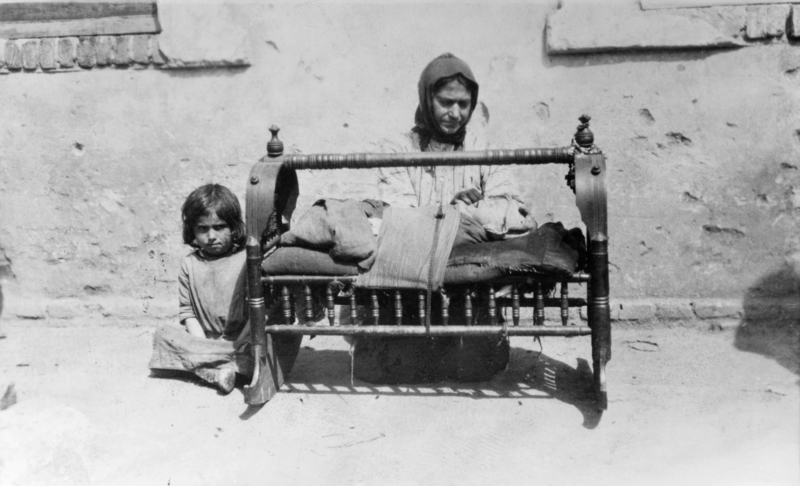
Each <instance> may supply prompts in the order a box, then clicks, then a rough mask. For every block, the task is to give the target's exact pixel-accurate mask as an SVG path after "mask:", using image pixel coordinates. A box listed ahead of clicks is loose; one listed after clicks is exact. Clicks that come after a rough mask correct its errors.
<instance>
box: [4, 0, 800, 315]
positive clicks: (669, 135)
mask: <svg viewBox="0 0 800 486" xmlns="http://www.w3.org/2000/svg"><path fill="white" fill-rule="evenodd" d="M175 8H179V5H178V6H176V7H175ZM184 8H189V6H184ZM224 8H225V9H226V16H225V21H226V22H227V25H228V26H230V25H233V26H236V27H238V29H239V32H240V37H241V44H240V45H237V46H235V47H236V49H246V50H247V53H248V59H249V62H250V63H251V66H250V67H247V68H233V69H196V70H158V69H153V68H152V67H151V68H149V69H144V70H135V69H121V68H106V69H94V70H91V71H86V70H84V71H77V72H69V73H58V74H49V75H48V74H42V73H31V72H24V71H23V72H15V73H11V74H8V75H0V106H2V113H3V116H2V119H0V247H1V248H2V249H4V250H5V254H6V255H7V257H8V258H9V260H10V261H11V262H12V265H13V271H14V274H15V279H14V280H13V281H11V282H9V283H7V284H6V289H5V290H6V292H7V298H9V296H10V295H16V296H27V297H34V298H35V297H46V298H62V297H63V298H67V297H71V298H79V299H83V298H87V297H89V296H97V295H103V296H128V297H137V298H141V299H142V300H143V301H146V300H148V299H154V298H170V296H173V295H176V277H177V270H178V266H179V261H180V258H181V257H182V256H183V255H184V254H185V253H187V251H188V248H187V247H185V246H184V245H183V244H182V242H181V240H180V206H181V203H182V202H183V199H184V198H185V197H186V195H187V194H188V193H189V192H190V191H191V190H192V189H193V188H194V187H196V186H198V185H200V184H203V183H206V182H211V181H213V182H219V183H222V184H225V185H227V186H229V187H231V188H232V189H233V190H234V191H235V192H236V193H237V194H238V195H239V196H240V198H242V200H243V196H244V188H245V183H246V181H247V173H248V171H249V167H250V165H251V164H253V163H255V162H256V161H257V160H258V159H259V158H260V157H261V156H262V155H263V153H264V152H265V144H266V142H267V140H268V135H269V133H268V127H269V126H270V125H272V124H277V125H279V126H280V127H281V129H282V130H281V138H282V139H283V140H284V142H285V144H286V146H287V150H300V151H303V152H306V153H318V152H332V153H335V152H355V151H375V150H377V149H378V147H379V146H380V140H381V139H383V138H386V137H389V136H392V135H393V134H395V133H399V132H402V131H405V130H407V129H409V128H410V127H411V125H412V121H413V113H414V109H415V107H416V82H417V79H418V76H419V73H420V71H421V70H422V68H423V67H424V66H425V64H426V63H427V62H428V61H429V60H430V59H432V58H433V57H435V56H436V55H438V54H441V53H442V52H447V51H449V52H453V53H454V54H456V55H458V56H459V57H462V58H463V59H465V60H466V61H467V62H468V63H469V64H470V66H471V67H472V68H473V71H474V72H475V75H476V76H477V79H478V80H479V82H480V83H481V100H482V101H483V102H484V103H485V105H486V106H487V107H488V110H489V114H490V118H489V123H488V126H487V128H486V129H487V132H488V135H489V137H490V139H491V141H492V142H493V144H494V145H495V146H497V147H503V148H516V147H531V146H534V147H535V146H562V145H567V144H568V143H569V141H570V138H571V136H572V134H573V132H574V130H575V126H576V125H577V123H578V120H577V117H578V116H579V115H580V114H582V113H588V114H590V115H592V117H593V118H592V130H593V131H594V133H595V140H596V143H597V144H598V145H599V146H600V147H601V148H602V149H603V150H604V152H605V153H606V154H607V157H608V166H609V175H608V190H609V215H610V221H609V223H610V238H611V240H610V259H611V262H612V267H611V289H612V295H613V296H614V297H617V298H619V297H624V298H634V299H636V298H695V297H698V298H717V297H719V298H740V297H742V296H743V295H744V294H746V293H747V292H748V291H751V290H753V289H754V288H756V287H759V286H761V285H763V283H764V282H765V281H766V282H769V285H768V286H769V289H767V290H768V291H769V292H774V293H776V294H781V295H784V294H787V293H788V294H792V295H794V294H793V293H796V292H797V290H798V284H797V281H798V277H797V275H798V274H797V270H796V268H797V265H798V261H800V232H798V227H799V226H800V170H799V169H800V161H798V148H800V120H799V119H798V112H799V111H798V101H799V100H798V98H800V88H798V81H799V78H798V73H800V51H798V48H797V47H796V46H794V45H792V44H791V43H787V42H782V43H776V42H764V43H754V44H750V45H748V46H747V47H743V48H739V49H729V50H717V51H664V52H656V53H623V54H593V55H574V56H558V57H551V56H548V55H547V53H546V49H545V45H544V32H545V23H546V18H547V15H548V14H551V13H553V12H555V10H556V9H557V4H556V2H555V1H553V2H550V3H544V2H542V3H536V4H505V3H501V4H478V5H458V6H456V5H455V4H425V3H416V4H406V5H397V4H386V5H379V4H336V3H314V2H310V3H305V4H302V5H300V4H274V5H268V4H263V5H255V4H232V5H228V6H226V7H224ZM176 12H178V13H179V11H173V13H176ZM210 18H212V19H213V16H212V17H206V20H207V21H208V22H211V23H213V20H208V19H210ZM167 27H168V26H167V25H165V29H166V28H167ZM212 27H213V25H204V24H203V23H202V22H200V23H198V21H197V20H196V19H195V20H194V21H193V23H192V28H193V29H194V30H193V35H195V36H203V35H204V32H216V31H218V29H214V28H212ZM182 28H189V27H187V26H186V25H184V26H182ZM163 35H165V34H163ZM183 37H184V38H187V37H188V38H191V36H190V35H189V36H187V35H184V36H183ZM223 41H224V39H220V42H223ZM204 42H206V43H208V42H209V39H206V38H204ZM220 47H221V48H224V47H225V46H224V45H222V46H220ZM223 50H224V49H223ZM563 176H564V170H563V167H538V168H523V169H519V177H520V180H521V181H524V186H525V191H526V195H527V196H529V197H532V198H533V199H534V200H535V201H536V202H537V203H536V206H537V212H536V217H537V220H538V221H540V222H546V221H549V220H560V221H563V222H564V223H565V224H567V225H576V224H579V221H580V220H579V217H578V214H577V210H576V209H575V208H574V204H573V196H572V193H571V192H570V191H569V189H568V188H567V187H566V186H565V185H564V182H563ZM301 191H302V192H303V197H304V198H305V201H306V203H310V202H311V201H313V200H314V199H315V198H317V197H324V196H338V197H342V196H350V197H362V196H363V197H368V196H370V195H374V188H373V187H370V186H369V185H368V184H366V183H365V182H364V181H363V179H362V178H360V177H359V174H358V172H357V171H351V172H344V171H343V172H341V173H334V172H306V173H302V174H301ZM787 269H788V270H787ZM775 276H777V277H775Z"/></svg>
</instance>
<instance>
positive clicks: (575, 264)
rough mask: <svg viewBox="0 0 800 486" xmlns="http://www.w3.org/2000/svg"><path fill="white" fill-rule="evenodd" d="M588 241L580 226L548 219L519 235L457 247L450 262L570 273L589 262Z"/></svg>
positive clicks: (517, 269)
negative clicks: (571, 225) (535, 228)
mask: <svg viewBox="0 0 800 486" xmlns="http://www.w3.org/2000/svg"><path fill="white" fill-rule="evenodd" d="M585 242H586V238H584V236H583V232H582V231H581V230H580V229H578V228H573V229H571V230H570V231H567V230H566V229H565V228H564V226H563V225H562V224H561V223H547V224H544V225H542V226H541V227H540V228H539V229H537V230H536V231H532V232H531V233H528V234H527V235H524V236H520V237H519V238H512V239H509V240H503V241H493V242H489V243H481V244H477V245H461V246H457V247H454V248H453V251H452V252H451V253H450V259H449V261H448V265H450V266H455V265H481V266H489V267H494V268H503V269H506V270H509V271H520V272H534V273H549V274H555V275H570V274H572V273H573V272H575V271H576V270H579V269H580V268H582V267H583V265H584V264H585V258H586V243H585Z"/></svg>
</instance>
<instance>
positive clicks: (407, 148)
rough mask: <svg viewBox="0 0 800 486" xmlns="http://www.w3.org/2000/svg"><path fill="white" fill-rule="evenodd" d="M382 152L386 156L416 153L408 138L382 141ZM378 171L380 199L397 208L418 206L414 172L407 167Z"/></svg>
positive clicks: (387, 168) (379, 169) (386, 168)
mask: <svg viewBox="0 0 800 486" xmlns="http://www.w3.org/2000/svg"><path fill="white" fill-rule="evenodd" d="M380 150H381V152H382V153H386V154H398V153H406V152H413V151H414V150H413V146H412V144H411V141H410V140H409V138H408V137H407V136H403V137H401V138H397V139H396V140H388V139H385V140H382V141H381V143H380ZM376 171H377V174H378V199H380V200H381V201H384V202H385V203H387V204H389V205H390V206H395V207H401V208H407V207H415V206H418V198H417V191H416V188H415V186H414V181H413V180H412V177H413V170H409V169H407V168H406V167H385V168H378V169H376Z"/></svg>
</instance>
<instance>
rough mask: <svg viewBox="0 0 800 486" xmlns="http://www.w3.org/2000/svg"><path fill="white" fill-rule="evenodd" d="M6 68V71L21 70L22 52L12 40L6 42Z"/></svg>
mask: <svg viewBox="0 0 800 486" xmlns="http://www.w3.org/2000/svg"><path fill="white" fill-rule="evenodd" d="M5 52H6V67H7V68H8V69H22V50H20V48H19V46H18V45H17V43H16V42H15V41H13V40H10V41H8V42H6V49H5Z"/></svg>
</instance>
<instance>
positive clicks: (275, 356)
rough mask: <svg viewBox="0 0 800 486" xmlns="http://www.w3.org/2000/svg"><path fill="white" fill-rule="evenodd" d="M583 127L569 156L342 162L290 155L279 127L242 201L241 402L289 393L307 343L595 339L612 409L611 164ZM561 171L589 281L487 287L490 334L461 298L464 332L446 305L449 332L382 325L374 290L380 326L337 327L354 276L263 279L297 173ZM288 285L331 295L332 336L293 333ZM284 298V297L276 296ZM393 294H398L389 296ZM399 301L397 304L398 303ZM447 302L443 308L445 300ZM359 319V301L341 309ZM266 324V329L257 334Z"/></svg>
mask: <svg viewBox="0 0 800 486" xmlns="http://www.w3.org/2000/svg"><path fill="white" fill-rule="evenodd" d="M581 122H582V123H581V125H580V126H579V127H578V132H577V133H576V134H575V137H574V139H573V143H572V145H570V146H567V147H557V148H546V149H520V150H489V151H484V152H447V153H403V154H343V155H331V154H321V155H284V154H283V144H282V142H280V140H278V138H277V131H278V129H277V128H275V127H273V128H272V129H271V131H272V132H273V138H272V140H271V141H270V142H269V143H268V145H267V155H266V156H265V157H263V158H262V159H261V160H260V161H259V162H257V163H256V164H255V165H254V166H253V167H252V169H251V171H250V179H249V181H248V187H247V199H246V225H247V255H248V260H247V261H248V268H247V272H248V300H249V306H250V317H251V323H254V324H253V325H252V326H251V339H252V343H253V346H252V349H253V356H254V358H255V362H256V365H255V372H254V375H253V378H252V382H251V383H250V385H248V386H246V387H245V401H246V403H248V404H251V405H257V404H263V403H264V402H266V401H267V400H269V399H270V398H272V396H274V395H275V393H277V391H278V389H279V388H280V386H281V385H282V384H283V380H284V375H285V374H286V373H288V371H289V370H290V369H291V367H292V365H293V363H294V360H295V358H296V356H297V353H298V350H299V347H300V342H301V339H302V336H303V335H312V334H313V335H351V336H352V335H371V336H376V335H377V336H400V335H405V336H408V335H420V336H467V335H470V336H475V335H480V336H488V335H500V334H505V335H507V336H582V335H589V336H591V345H592V363H593V368H594V373H593V376H594V384H593V385H594V390H595V396H596V403H597V406H598V408H599V409H601V410H602V409H606V408H607V406H608V398H607V389H606V378H605V366H606V363H607V362H608V361H609V360H610V359H611V322H610V308H609V286H608V231H607V202H606V191H605V174H606V167H605V156H604V155H603V154H602V152H601V151H600V150H599V149H598V148H597V147H595V145H594V137H593V135H592V133H591V131H590V130H589V128H588V125H589V123H588V122H589V117H588V116H585V115H584V116H582V117H581ZM553 163H555V164H563V165H565V166H567V168H568V172H567V177H566V179H567V184H568V185H569V186H570V187H571V188H572V189H573V191H574V192H575V200H576V205H577V207H578V209H579V211H580V214H581V219H582V220H583V222H584V224H585V225H586V230H587V235H586V236H587V248H588V265H587V269H586V272H585V273H575V274H573V275H572V276H571V277H566V278H563V277H561V278H554V277H547V276H539V275H536V276H531V275H526V276H525V277H524V278H522V277H516V278H515V277H513V276H511V277H503V278H499V279H495V280H492V281H491V282H488V284H487V283H484V285H487V288H488V303H489V304H488V306H489V307H488V309H489V317H490V320H489V322H488V325H486V324H485V323H484V324H483V325H474V324H475V323H474V322H471V321H472V317H471V316H472V313H471V312H472V308H471V304H470V303H469V302H470V299H469V297H468V295H469V292H467V297H466V298H465V304H464V305H465V309H466V312H465V316H467V318H466V321H468V322H464V323H454V324H455V325H448V317H447V316H448V315H449V314H448V310H447V304H445V305H442V309H441V312H442V317H443V323H444V325H440V326H431V325H430V319H428V320H427V323H426V325H424V326H406V325H399V324H400V323H401V318H400V316H398V318H397V324H398V325H378V314H377V313H378V306H377V304H376V302H377V297H376V293H375V291H374V290H364V292H369V295H368V296H367V298H366V299H365V301H366V302H368V303H371V313H372V315H373V316H374V321H373V322H372V323H371V324H365V325H347V326H341V325H337V326H334V315H333V309H334V305H335V303H336V302H335V301H336V300H337V298H336V297H335V296H334V295H333V292H331V290H330V288H331V287H330V285H329V284H330V283H331V282H337V283H338V284H350V285H352V282H353V281H354V277H352V276H350V277H347V276H327V277H318V276H304V275H288V276H287V275H281V276H271V275H263V274H262V269H261V263H262V258H263V255H264V251H266V250H267V249H269V248H270V247H272V246H273V245H275V244H276V242H277V241H278V239H279V238H273V239H272V241H270V242H266V243H265V244H262V243H264V242H262V241H261V238H262V234H264V230H265V229H266V228H267V226H268V225H269V224H272V225H273V226H274V228H272V229H273V230H275V231H273V233H275V232H277V233H278V234H279V233H280V229H281V228H279V227H277V224H276V223H275V222H279V221H281V220H282V216H283V214H284V212H285V211H287V210H288V211H291V209H292V208H291V206H292V205H293V204H294V201H296V198H297V194H298V193H299V188H298V182H297V175H296V171H297V170H305V169H317V170H319V169H330V170H334V169H340V168H354V169H359V168H373V167H409V166H439V165H478V164H480V165H508V164H528V165H535V164H553ZM521 281H527V282H534V284H535V288H536V291H535V292H534V297H533V298H532V299H526V298H521V297H520V294H519V292H518V290H517V287H516V285H517V284H519V283H520V282H521ZM554 282H558V283H561V285H562V287H561V298H560V299H558V298H552V299H546V298H545V297H544V294H543V292H542V284H544V283H554ZM570 282H586V283H588V292H587V299H586V300H584V299H570V298H569V297H568V290H567V285H568V284H569V283H570ZM505 284H511V285H512V288H513V289H514V290H513V291H512V294H511V297H510V299H506V300H505V301H504V302H503V301H501V299H496V298H495V294H494V288H495V286H496V285H505ZM286 285H300V286H301V287H302V288H303V289H304V294H305V298H306V299H307V300H310V295H311V290H310V287H311V286H315V285H316V286H327V289H326V300H327V308H328V309H327V310H328V319H329V324H330V326H324V327H323V326H313V327H306V326H296V325H293V323H294V316H293V314H292V305H291V302H290V296H289V292H288V290H286V287H285V286H286ZM265 286H272V287H273V288H276V293H277V295H275V296H274V297H275V298H277V299H280V300H281V305H282V309H283V315H284V317H285V322H284V323H275V322H266V306H265ZM278 288H281V290H277V289H278ZM385 291H386V292H392V289H385ZM424 294H425V292H424V291H420V295H419V299H420V306H419V309H420V310H419V312H420V316H419V317H420V321H418V322H423V320H424V317H425V314H424V312H425V310H424V298H425V295H424ZM398 295H399V294H398V292H396V291H395V298H399V296H398ZM442 302H444V299H442ZM342 303H343V304H344V305H349V306H350V307H351V314H354V309H355V305H356V302H355V293H354V292H353V293H351V295H350V297H349V300H347V299H345V300H344V302H342ZM498 305H507V306H509V307H511V308H512V309H513V312H512V315H513V323H512V324H511V325H509V323H508V322H507V321H505V322H503V323H502V325H499V324H498V322H497V307H498ZM580 305H586V306H587V311H588V326H567V325H566V324H567V316H568V311H569V307H570V306H580ZM520 306H529V307H533V309H534V325H533V326H526V327H521V326H519V308H520ZM546 306H551V307H560V308H561V317H562V325H561V326H547V325H545V322H544V308H545V307H546ZM257 322H260V323H263V324H262V325H255V323H257Z"/></svg>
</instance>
